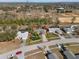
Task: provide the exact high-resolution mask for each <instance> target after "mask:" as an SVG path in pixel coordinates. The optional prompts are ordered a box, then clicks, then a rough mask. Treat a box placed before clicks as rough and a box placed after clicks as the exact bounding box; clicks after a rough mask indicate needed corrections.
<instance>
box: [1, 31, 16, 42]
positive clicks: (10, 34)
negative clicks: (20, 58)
mask: <svg viewBox="0 0 79 59" xmlns="http://www.w3.org/2000/svg"><path fill="white" fill-rule="evenodd" d="M15 36H16V32H14V31H13V32H4V33H0V42H4V41H11V40H13V39H14V38H15Z"/></svg>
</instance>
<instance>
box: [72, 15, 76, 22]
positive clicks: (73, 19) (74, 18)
mask: <svg viewBox="0 0 79 59" xmlns="http://www.w3.org/2000/svg"><path fill="white" fill-rule="evenodd" d="M75 20H76V17H74V16H73V18H72V20H71V24H73V23H74V21H75Z"/></svg>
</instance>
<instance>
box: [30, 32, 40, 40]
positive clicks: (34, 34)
mask: <svg viewBox="0 0 79 59" xmlns="http://www.w3.org/2000/svg"><path fill="white" fill-rule="evenodd" d="M30 39H32V40H39V39H40V36H39V34H38V33H37V32H33V33H32V37H31V38H30Z"/></svg>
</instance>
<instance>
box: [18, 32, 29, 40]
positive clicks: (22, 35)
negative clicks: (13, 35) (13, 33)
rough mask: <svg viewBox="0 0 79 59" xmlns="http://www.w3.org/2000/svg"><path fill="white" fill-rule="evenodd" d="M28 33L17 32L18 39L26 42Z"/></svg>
mask: <svg viewBox="0 0 79 59" xmlns="http://www.w3.org/2000/svg"><path fill="white" fill-rule="evenodd" d="M28 34H29V32H28V31H18V32H17V39H22V40H26V39H28Z"/></svg>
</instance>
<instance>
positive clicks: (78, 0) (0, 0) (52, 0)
mask: <svg viewBox="0 0 79 59" xmlns="http://www.w3.org/2000/svg"><path fill="white" fill-rule="evenodd" d="M27 1H28V2H79V0H0V2H27Z"/></svg>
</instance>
